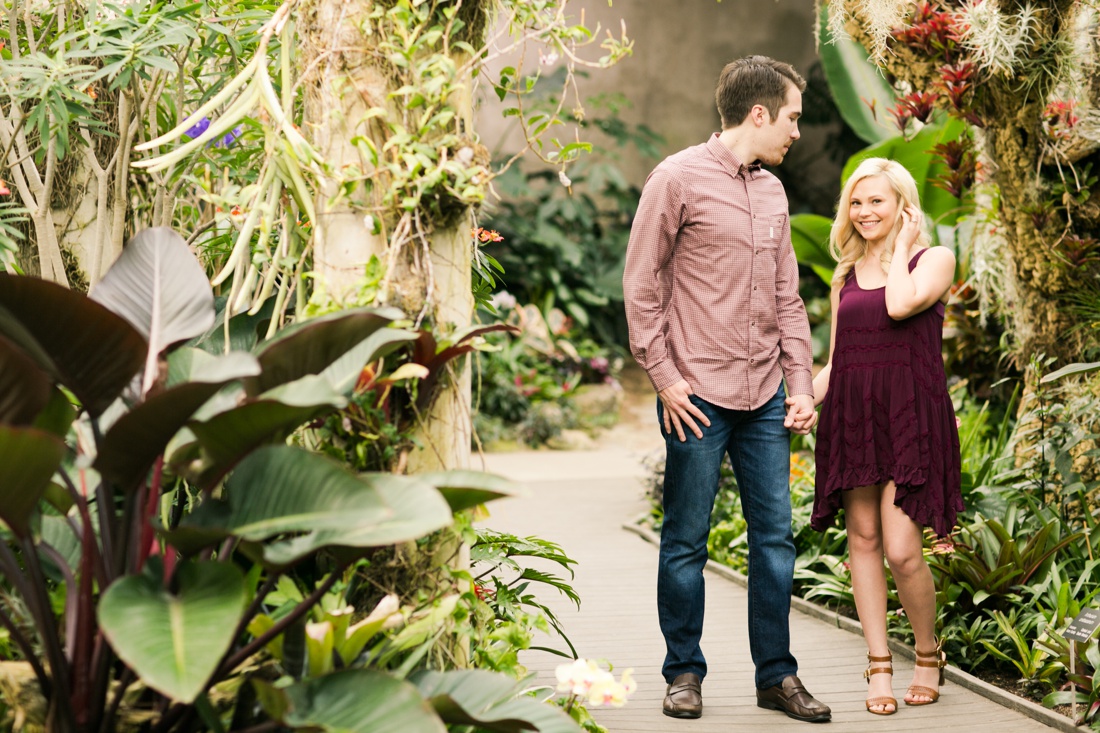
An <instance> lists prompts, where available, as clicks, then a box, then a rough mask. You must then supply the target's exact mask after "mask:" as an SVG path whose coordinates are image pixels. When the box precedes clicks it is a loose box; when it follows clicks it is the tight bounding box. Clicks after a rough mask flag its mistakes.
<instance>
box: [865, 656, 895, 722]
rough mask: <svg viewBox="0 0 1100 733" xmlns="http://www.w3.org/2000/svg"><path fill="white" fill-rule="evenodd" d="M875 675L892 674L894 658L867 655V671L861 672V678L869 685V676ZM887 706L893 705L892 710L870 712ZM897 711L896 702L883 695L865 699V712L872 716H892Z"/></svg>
mask: <svg viewBox="0 0 1100 733" xmlns="http://www.w3.org/2000/svg"><path fill="white" fill-rule="evenodd" d="M876 674H889V675H892V674H894V656H893V655H892V654H887V655H886V656H885V657H872V656H871V653H870V652H868V653H867V669H866V670H865V671H864V672H863V678H864V679H865V680H867V684H868V685H870V684H871V676H872V675H876ZM887 705H893V706H894V709H893V710H872V709H871V708H873V707H877V706H882V707H884V708H885V707H886V706H887ZM897 711H898V701H897V700H895V699H894V698H892V697H887V696H885V695H883V696H882V697H869V698H867V712H869V713H871V714H872V715H893V714H894V713H896V712H897Z"/></svg>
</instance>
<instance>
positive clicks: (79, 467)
mask: <svg viewBox="0 0 1100 733" xmlns="http://www.w3.org/2000/svg"><path fill="white" fill-rule="evenodd" d="M112 309H114V310H112ZM114 311H118V313H116V312H114ZM399 315H400V314H399V313H397V312H394V311H385V310H381V311H379V310H369V309H355V310H350V311H347V312H343V313H339V314H334V315H332V316H327V317H323V318H318V319H315V320H313V321H309V322H303V323H300V324H297V325H296V326H294V327H292V328H289V329H286V330H284V331H283V332H282V333H281V334H280V335H279V336H278V337H277V338H275V339H272V340H269V341H266V342H262V343H260V344H259V345H258V346H257V347H256V348H255V349H254V350H253V352H252V353H248V352H242V351H233V350H229V351H228V352H226V353H222V354H220V355H216V356H215V355H213V354H209V353H207V352H204V351H202V350H200V349H196V348H193V347H183V348H175V347H176V345H178V344H179V343H180V342H182V341H185V340H187V339H189V338H196V337H197V338H198V339H199V340H200V341H202V340H204V338H203V335H204V334H206V337H207V339H208V338H209V333H208V329H209V328H210V327H211V326H212V325H213V323H214V320H215V312H214V298H213V294H212V293H211V292H210V287H209V284H208V283H207V281H206V278H205V275H204V274H203V272H202V269H201V267H200V266H199V264H198V262H197V261H195V260H194V258H193V257H192V255H191V254H190V252H189V251H188V249H187V247H186V246H185V245H184V243H183V240H182V238H180V237H179V236H178V235H175V234H174V233H172V232H169V231H166V230H150V231H146V232H143V233H142V234H141V235H139V236H138V237H137V238H135V240H134V241H132V242H131V243H130V244H129V245H128V246H127V247H126V250H125V252H124V255H123V257H122V258H120V259H119V260H118V261H117V263H116V264H115V265H114V266H113V267H112V268H111V270H109V271H108V273H107V274H106V275H105V277H104V278H103V279H102V281H101V282H100V283H99V284H98V285H97V287H96V289H95V290H94V292H93V298H88V297H85V296H83V295H80V294H77V293H74V292H72V291H69V290H66V289H64V288H62V287H61V286H58V285H55V284H52V283H48V282H45V281H42V280H37V279H32V278H27V277H17V276H10V275H0V347H2V348H0V359H2V360H3V368H2V369H0V374H3V375H4V376H3V379H4V381H5V385H4V389H3V390H2V391H0V393H2V394H4V395H5V398H4V400H3V402H2V404H0V456H2V457H3V460H0V473H2V474H3V475H2V476H0V487H2V489H0V517H2V518H3V520H4V524H5V526H6V531H5V533H4V536H3V539H4V541H3V542H2V543H0V571H2V573H3V579H4V582H5V584H6V586H7V589H6V592H7V593H8V594H10V597H11V598H13V599H18V602H17V603H9V604H5V608H4V609H3V611H2V612H0V623H2V624H3V626H4V628H5V629H6V630H7V632H8V634H9V636H10V638H11V640H12V642H13V645H14V647H15V648H17V649H18V651H19V653H20V655H21V656H22V663H23V664H25V665H26V668H27V669H29V670H30V672H31V675H30V676H29V677H27V678H25V684H24V686H23V689H21V690H20V691H19V693H20V694H19V695H17V696H15V697H13V698H11V699H10V700H9V703H10V702H11V701H20V700H27V699H30V700H34V699H40V700H42V701H44V702H43V704H42V706H41V707H40V708H35V706H33V705H27V706H25V707H23V708H21V709H20V710H19V711H18V713H17V714H19V715H22V716H23V717H24V718H25V717H26V716H27V715H30V714H33V712H34V710H36V709H38V710H40V711H41V713H42V716H43V717H42V719H41V720H37V721H29V722H32V723H37V724H38V725H42V726H45V727H47V728H49V729H50V730H59V731H83V730H101V729H110V730H130V729H133V730H136V729H137V728H138V727H139V726H143V725H144V726H147V727H148V729H149V730H154V731H169V730H183V729H190V728H192V727H193V726H195V725H196V724H198V723H199V721H201V724H202V725H204V726H207V727H208V728H210V729H212V730H223V729H226V728H227V727H234V728H241V727H248V726H250V725H255V724H258V723H263V722H264V721H274V722H277V723H279V724H280V725H282V726H284V727H288V728H291V729H299V728H309V729H318V728H320V729H322V730H334V729H337V728H339V729H340V730H362V731H368V730H370V731H380V730H395V731H396V730H402V731H405V730H425V731H428V730H440V731H442V730H444V729H445V728H444V721H447V720H450V721H452V722H457V723H463V724H476V725H479V726H481V727H482V728H484V729H488V730H502V731H506V730H516V729H517V726H519V725H521V722H517V721H522V725H527V726H529V727H530V726H534V727H536V729H539V730H544V731H551V730H561V731H572V730H575V725H574V724H573V723H572V722H571V721H569V720H568V719H567V718H566V717H565V716H564V715H563V714H562V713H561V712H560V711H557V710H555V709H554V708H552V707H550V706H546V705H542V704H540V703H538V702H537V701H535V700H533V699H530V698H525V697H523V696H522V694H521V693H522V689H521V688H520V687H519V686H518V685H517V683H516V682H515V681H514V680H508V679H500V678H497V677H494V676H493V675H491V674H489V673H488V672H478V671H476V670H470V671H464V672H455V673H435V672H430V671H428V670H421V671H419V672H417V673H416V674H414V675H412V676H411V677H409V680H410V681H405V680H403V679H402V677H405V676H406V675H409V674H410V673H412V672H414V671H415V668H416V666H417V659H418V657H417V656H416V655H413V656H412V657H409V658H407V659H405V660H404V661H403V664H402V665H401V666H399V667H397V668H396V669H394V670H392V671H387V669H386V667H385V665H382V664H379V665H378V666H379V668H372V667H374V666H375V661H377V660H383V659H385V656H384V655H383V654H382V652H381V651H380V650H383V649H389V650H391V656H392V653H396V652H393V650H394V649H396V650H398V651H400V650H401V649H410V648H413V647H411V646H410V645H415V643H416V642H415V639H417V638H423V636H424V635H427V636H431V635H432V634H435V633H438V632H437V631H435V630H434V629H433V628H432V623H433V621H432V619H433V618H436V617H433V616H431V615H430V614H429V615H428V616H425V617H424V618H422V619H421V621H420V622H418V621H417V619H416V618H409V619H404V618H403V619H402V620H403V621H404V622H406V626H405V629H404V630H403V631H401V632H399V633H398V636H397V637H395V639H384V640H382V646H381V647H377V646H376V647H372V648H371V651H370V653H369V654H367V655H366V656H365V657H364V655H362V654H360V650H362V649H364V648H366V646H365V645H366V642H368V641H370V640H371V639H372V638H373V637H374V635H375V634H377V632H378V631H379V630H380V628H381V626H380V625H379V623H378V622H379V618H377V617H376V618H373V619H372V618H370V617H368V619H365V620H364V621H363V622H362V623H361V624H359V625H357V626H356V627H354V630H353V628H352V627H351V626H350V625H349V621H350V617H349V615H348V614H347V613H344V612H341V611H339V609H338V608H329V609H328V610H325V609H324V607H319V603H320V601H321V599H322V598H324V597H325V595H326V594H327V593H328V592H329V591H330V590H331V589H332V588H333V586H334V585H336V584H337V583H346V582H347V581H348V580H349V579H350V578H351V576H352V574H353V573H352V571H353V566H354V565H355V563H357V562H358V561H359V560H360V559H361V558H365V557H370V556H371V555H372V554H374V553H376V552H377V551H378V549H379V548H386V547H389V546H391V545H393V544H395V543H401V542H407V541H410V540H414V539H416V538H418V537H422V536H424V535H426V534H428V533H431V532H433V531H435V530H438V529H440V528H443V527H446V526H448V525H450V524H451V522H452V513H453V512H454V511H459V510H462V509H465V508H469V507H472V506H474V505H477V504H480V503H482V502H484V501H488V500H491V499H493V498H495V497H498V496H504V495H510V494H512V493H514V489H513V488H512V487H511V486H510V485H509V484H508V483H507V482H504V481H503V480H501V479H496V478H493V477H488V476H485V475H482V474H475V473H471V472H462V471H459V472H445V473H441V474H433V475H421V476H417V477H405V476H397V475H393V474H378V473H375V474H370V473H366V474H355V473H352V472H350V471H348V470H347V469H345V468H343V467H342V466H341V465H339V464H337V463H335V462H333V461H331V460H329V459H328V458H326V457H324V456H321V455H318V454H315V453H311V452H309V451H306V450H304V449H302V448H300V447H295V446H292V445H287V444H286V442H285V439H286V437H287V436H288V435H290V434H291V433H292V432H293V431H295V429H297V428H298V427H299V426H301V425H303V424H307V423H309V422H312V421H313V420H314V419H316V418H317V417H319V416H323V415H324V414H326V413H329V412H332V411H334V410H336V409H338V408H340V407H342V406H343V405H344V404H346V397H345V394H346V393H347V392H350V390H351V389H352V388H353V387H354V385H355V383H356V381H357V379H358V377H359V374H360V372H361V370H362V368H363V364H364V363H367V362H371V361H374V360H375V359H377V358H378V357H379V356H380V355H383V354H385V353H389V352H392V351H393V350H394V349H395V348H397V347H398V346H399V345H400V344H402V343H407V342H409V341H410V340H412V339H414V338H416V334H415V333H410V332H408V331H403V330H401V329H395V328H388V327H387V326H388V325H389V324H391V323H392V322H393V321H394V320H395V319H396V318H397V317H398V316H399ZM233 320H235V319H231V320H230V322H229V323H227V324H225V327H226V329H227V330H228V331H229V333H230V338H228V339H227V340H226V343H232V342H233V341H234V340H235V339H245V340H248V339H249V338H250V337H249V336H248V334H249V333H253V334H254V329H255V327H256V324H255V323H254V322H251V323H250V322H246V323H244V324H234V323H233ZM242 325H243V328H240V326H242ZM66 436H67V437H66ZM303 568H312V570H310V572H309V573H308V575H310V576H312V577H313V578H314V580H313V581H312V582H310V583H308V584H307V585H306V586H305V588H304V592H297V588H298V587H299V586H298V585H297V583H298V582H300V581H296V583H295V584H294V585H289V584H288V583H289V579H290V578H293V577H296V575H297V574H298V573H299V572H300V571H301V570H302V569H303ZM311 614H314V615H318V614H319V618H318V619H317V622H318V623H321V625H322V627H323V628H324V631H323V633H322V632H320V631H318V627H314V633H313V635H310V634H308V633H307V634H306V636H308V637H309V638H310V639H312V641H310V642H309V643H308V644H307V645H306V649H308V650H311V651H308V652H295V653H294V654H293V655H290V654H289V649H290V647H291V644H292V642H293V640H294V639H297V640H298V642H299V643H301V642H302V641H303V640H304V639H305V636H301V635H295V634H294V633H291V632H292V631H293V630H295V629H300V628H303V626H302V625H303V624H305V622H306V621H307V620H308V619H309V618H310V616H311ZM392 616H393V613H385V614H382V619H381V621H382V623H383V624H384V623H385V621H386V619H390V617H392ZM305 628H307V629H308V625H306V626H305ZM349 631H351V634H350V635H349V633H348V632H349ZM402 634H403V635H404V636H402ZM418 635H419V636H418ZM280 644H281V647H280V648H281V650H282V654H281V655H280V654H275V655H272V653H271V649H272V645H275V646H276V647H279V645H280ZM330 645H331V646H330ZM166 648H167V649H169V650H171V653H170V654H165V653H164V651H165V649H166ZM325 649H331V650H332V651H333V652H335V653H336V656H330V654H329V653H326V652H325V651H324V650H325ZM372 655H373V656H372ZM288 659H296V660H298V661H297V663H295V664H289V663H287V660H288ZM9 679H10V677H9ZM280 679H281V682H279V683H278V684H273V682H274V681H275V680H280ZM35 688H37V689H35ZM365 691H366V692H365ZM426 700H427V701H428V704H425V701H426ZM383 701H384V703H385V704H382V703H383Z"/></svg>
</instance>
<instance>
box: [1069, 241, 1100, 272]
mask: <svg viewBox="0 0 1100 733" xmlns="http://www.w3.org/2000/svg"><path fill="white" fill-rule="evenodd" d="M1059 249H1061V251H1062V252H1061V254H1062V258H1063V259H1064V260H1065V261H1066V263H1067V264H1069V265H1071V266H1073V267H1087V266H1088V265H1091V264H1093V263H1096V262H1100V240H1097V239H1095V238H1094V237H1082V236H1080V235H1077V234H1071V235H1069V236H1068V237H1066V238H1065V239H1063V240H1062V244H1061V245H1060V246H1059Z"/></svg>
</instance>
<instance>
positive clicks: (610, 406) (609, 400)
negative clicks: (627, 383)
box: [572, 384, 623, 418]
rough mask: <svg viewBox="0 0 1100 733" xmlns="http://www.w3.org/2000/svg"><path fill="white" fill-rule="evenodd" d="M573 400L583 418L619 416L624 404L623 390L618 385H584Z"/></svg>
mask: <svg viewBox="0 0 1100 733" xmlns="http://www.w3.org/2000/svg"><path fill="white" fill-rule="evenodd" d="M572 398H573V404H574V405H576V407H577V414H578V415H579V416H580V417H582V418H584V417H601V416H606V415H618V414H619V408H620V407H621V406H622V404H623V390H622V387H620V386H618V385H617V384H582V385H581V386H579V387H577V389H576V390H575V391H574V392H573V395H572Z"/></svg>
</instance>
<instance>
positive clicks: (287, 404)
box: [188, 376, 347, 484]
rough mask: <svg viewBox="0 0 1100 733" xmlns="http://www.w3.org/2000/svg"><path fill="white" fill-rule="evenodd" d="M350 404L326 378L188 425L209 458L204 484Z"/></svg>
mask: <svg viewBox="0 0 1100 733" xmlns="http://www.w3.org/2000/svg"><path fill="white" fill-rule="evenodd" d="M346 404H347V400H346V399H345V398H344V397H343V395H340V394H337V393H336V392H335V391H333V389H332V386H331V385H330V384H329V383H328V382H327V381H326V380H325V379H324V378H322V377H319V376H308V377H305V378H303V379H299V380H297V381H295V382H291V383H290V384H284V385H282V386H279V387H276V388H275V389H273V390H271V391H270V392H267V393H265V394H263V395H261V396H260V397H259V398H258V399H254V400H250V401H248V402H246V403H245V404H243V405H240V406H239V407H234V408H233V409H230V410H226V411H224V412H220V413H218V414H216V415H214V416H212V417H210V418H207V419H205V420H195V421H192V422H191V423H189V425H188V427H189V429H190V430H191V431H192V432H193V433H194V434H195V436H196V437H197V438H198V441H199V444H200V445H201V446H202V449H203V454H204V458H205V460H204V463H205V465H204V467H203V470H202V472H203V478H202V479H200V482H201V483H204V484H205V483H207V482H208V481H213V480H217V479H218V478H220V477H221V476H222V475H224V474H225V472H226V471H228V470H229V469H230V468H231V467H232V466H233V464H235V463H236V462H237V461H239V460H240V459H241V458H243V457H244V456H245V455H246V454H247V453H248V452H249V451H251V450H253V449H254V448H256V447H257V446H260V445H263V444H264V443H268V442H271V441H272V440H282V439H284V438H286V436H287V435H288V434H290V433H291V432H292V431H293V430H294V429H295V428H297V427H299V426H300V425H302V424H304V423H307V422H309V421H311V420H313V419H315V418H317V417H319V416H321V415H324V414H327V413H329V412H332V411H333V410H338V409H341V408H343V407H344V406H345V405H346Z"/></svg>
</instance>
